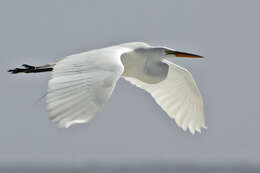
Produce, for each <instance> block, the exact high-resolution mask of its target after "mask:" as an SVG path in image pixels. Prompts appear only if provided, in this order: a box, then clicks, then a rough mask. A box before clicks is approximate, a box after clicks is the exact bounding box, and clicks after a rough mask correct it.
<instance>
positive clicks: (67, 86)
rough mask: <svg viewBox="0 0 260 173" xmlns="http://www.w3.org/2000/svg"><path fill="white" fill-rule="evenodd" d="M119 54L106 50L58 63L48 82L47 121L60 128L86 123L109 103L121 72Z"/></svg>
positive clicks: (118, 51)
mask: <svg viewBox="0 0 260 173" xmlns="http://www.w3.org/2000/svg"><path fill="white" fill-rule="evenodd" d="M121 54H122V52H120V50H118V49H117V51H112V48H110V49H102V51H99V50H96V51H90V52H87V53H82V54H77V55H72V56H69V57H66V58H65V59H63V60H61V61H59V62H58V63H57V64H56V65H55V67H54V71H53V73H52V79H51V80H50V81H49V89H48V95H47V104H48V110H49V112H50V119H51V120H52V121H53V122H55V123H58V124H59V126H61V127H69V126H71V125H73V124H76V123H85V122H87V121H89V120H90V119H91V118H92V117H93V116H94V115H95V114H96V112H98V111H99V110H100V109H101V108H102V106H103V105H104V104H105V102H106V101H107V100H108V99H109V97H110V96H111V94H112V91H113V89H114V87H115V84H116V82H117V80H118V79H119V78H120V76H121V74H122V73H123V71H124V67H123V65H122V63H121V60H120V56H121Z"/></svg>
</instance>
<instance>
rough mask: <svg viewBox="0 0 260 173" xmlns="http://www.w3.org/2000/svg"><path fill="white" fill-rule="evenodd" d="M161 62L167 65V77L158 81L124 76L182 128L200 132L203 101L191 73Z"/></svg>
mask: <svg viewBox="0 0 260 173" xmlns="http://www.w3.org/2000/svg"><path fill="white" fill-rule="evenodd" d="M163 62H164V63H166V64H168V65H169V70H168V75H167V78H166V79H165V80H163V81H161V82H159V83H156V84H148V83H144V82H142V81H140V80H138V79H136V78H129V77H124V78H125V79H126V80H128V81H130V82H131V83H132V84H134V85H136V86H138V87H140V88H143V89H144V90H146V91H147V92H149V93H150V94H151V95H152V96H153V98H154V99H155V101H156V102H157V103H158V104H159V105H160V106H161V107H162V109H163V110H164V111H165V112H166V113H167V114H168V115H169V117H170V118H173V119H175V121H176V123H177V125H178V126H180V127H181V128H182V129H183V130H186V129H187V128H188V129H189V130H190V132H191V133H192V134H194V133H195V131H198V132H200V129H201V128H202V127H204V128H206V126H205V121H204V111H203V101H202V98H201V96H200V92H199V90H198V88H197V86H196V83H195V81H194V79H193V78H192V75H191V74H190V72H189V71H188V70H186V69H184V68H182V67H180V66H177V65H176V64H174V63H172V62H170V61H167V60H163Z"/></svg>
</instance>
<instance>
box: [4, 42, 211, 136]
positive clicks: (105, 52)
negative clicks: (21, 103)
mask: <svg viewBox="0 0 260 173" xmlns="http://www.w3.org/2000/svg"><path fill="white" fill-rule="evenodd" d="M175 57H187V58H202V57H201V56H198V55H194V54H190V53H185V52H179V51H175V50H173V49H170V48H167V47H155V46H150V45H148V44H146V43H142V42H132V43H125V44H120V45H116V46H111V47H106V48H102V49H95V50H91V51H88V52H84V53H80V54H75V55H71V56H67V57H65V58H62V59H61V60H59V61H57V62H56V63H52V64H48V65H45V66H39V67H34V66H30V65H26V64H24V65H23V66H24V67H25V68H16V69H13V70H9V72H11V73H13V74H16V73H39V72H46V71H52V79H51V80H50V81H49V85H48V94H47V98H46V99H47V105H48V111H49V114H50V115H49V118H50V120H51V121H52V122H55V123H57V124H58V125H59V126H60V127H66V128H67V127H70V126H71V125H73V124H77V123H86V122H88V121H89V120H91V119H92V118H93V117H94V116H95V114H96V113H97V112H98V111H99V110H100V109H101V108H102V107H103V105H104V104H105V103H106V102H107V100H108V99H109V98H110V96H111V94H112V92H113V90H114V88H115V85H116V82H117V81H118V79H119V78H120V77H122V78H124V79H126V80H127V81H129V82H130V83H132V84H134V85H136V86H137V87H140V88H142V89H144V90H145V91H147V92H148V93H150V94H151V95H152V97H153V98H154V99H155V101H156V102H157V103H158V104H159V105H160V106H161V108H162V109H163V110H164V111H165V112H166V113H167V114H168V115H169V117H170V118H172V119H175V121H176V123H177V125H178V126H180V127H181V128H182V129H183V130H185V131H186V130H187V129H189V130H190V132H191V133H192V134H194V133H195V131H198V132H200V130H201V128H206V126H205V120H204V110H203V101H202V98H201V95H200V92H199V90H198V87H197V86H196V83H195V81H194V79H193V78H192V75H191V74H190V72H189V71H188V70H186V69H184V68H182V67H180V66H178V65H176V64H174V63H172V62H170V61H168V60H167V58H175Z"/></svg>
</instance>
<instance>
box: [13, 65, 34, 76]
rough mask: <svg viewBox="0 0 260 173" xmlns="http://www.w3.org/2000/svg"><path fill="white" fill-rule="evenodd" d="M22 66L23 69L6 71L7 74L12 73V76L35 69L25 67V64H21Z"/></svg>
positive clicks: (28, 66) (29, 66)
mask: <svg viewBox="0 0 260 173" xmlns="http://www.w3.org/2000/svg"><path fill="white" fill-rule="evenodd" d="M22 66H23V67H25V68H15V69H11V70H8V72H9V73H12V74H17V73H28V72H29V71H32V70H35V69H36V67H34V66H31V65H27V64H23V65H22Z"/></svg>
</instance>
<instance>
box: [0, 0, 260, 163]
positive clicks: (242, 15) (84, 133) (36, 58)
mask: <svg viewBox="0 0 260 173" xmlns="http://www.w3.org/2000/svg"><path fill="white" fill-rule="evenodd" d="M259 6H260V3H259V1H257V0H249V1H242V0H229V1H226V0H219V1H209V0H197V1H190V0H179V1H177V0H166V1H163V0H160V1H148V0H147V1H140V0H131V1H122V0H121V1H119V0H118V1H105V0H103V1H96V0H95V1H94V0H74V1H65V0H64V1H61V0H44V1H40V0H23V1H17V0H16V1H15V0H8V1H7V0H6V1H3V0H1V1H0V66H1V67H0V70H1V73H0V79H1V82H0V89H1V90H0V94H1V97H0V108H1V109H0V116H1V117H0V118H1V120H0V160H2V161H19V160H28V161H37V160H50V159H53V160H75V159H78V160H84V159H104V158H107V159H112V158H114V159H124V158H126V159H137V158H138V159H151V160H152V159H177V160H201V161H213V162H214V161H225V160H233V161H248V162H256V163H259V162H260V160H259V159H260V149H259V146H260V138H259V131H260V126H259V121H260V114H259V113H260V110H259V106H260V105H259V100H260V99H259V98H260V92H259V88H260V82H259V74H260V70H259V62H260V57H259V48H260V47H259V45H260V41H259V40H260V34H259V31H260V23H259V16H260V12H259ZM130 41H143V42H147V43H150V44H153V45H163V46H168V47H171V48H174V49H177V50H182V51H188V52H192V53H197V54H200V55H203V56H205V57H206V58H205V59H195V60H192V59H174V60H173V62H175V63H177V64H179V65H181V66H183V67H185V68H187V69H189V70H190V71H191V72H192V74H193V76H194V78H195V80H196V82H197V84H198V86H199V88H200V90H201V93H202V96H203V98H204V102H205V115H206V123H207V126H208V130H203V132H202V134H196V135H194V136H192V135H191V134H190V133H187V132H183V131H182V130H181V129H180V128H179V127H177V125H176V124H175V122H174V121H173V120H170V119H169V118H168V117H167V115H166V113H164V112H163V111H162V109H161V108H160V107H159V106H157V104H156V103H155V102H154V100H153V99H152V98H151V97H150V95H149V94H147V93H145V92H144V91H143V90H141V89H138V88H136V87H135V86H133V85H130V84H129V83H128V82H126V81H124V80H123V79H121V80H120V81H119V82H118V85H117V87H116V89H115V91H114V94H113V96H112V97H111V99H110V100H109V102H108V103H107V104H106V105H105V107H104V108H103V109H102V110H101V111H100V112H99V113H98V114H97V116H96V117H95V118H94V119H93V120H92V121H91V122H89V123H88V124H83V125H78V126H74V127H72V128H69V129H59V128H57V127H56V126H55V125H54V124H52V123H50V121H49V120H48V112H47V111H46V104H45V101H44V99H42V100H40V101H39V98H40V97H41V96H43V95H44V94H45V93H46V91H47V82H48V80H49V79H50V74H48V73H45V74H35V75H10V74H8V73H7V72H6V71H7V70H8V69H9V68H14V67H16V66H19V65H21V64H23V63H28V64H33V65H43V64H46V63H49V62H53V61H55V60H56V59H58V58H61V57H64V56H67V55H70V54H74V53H78V52H83V51H87V50H91V49H94V48H101V47H105V46H110V45H114V44H119V43H124V42H130Z"/></svg>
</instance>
